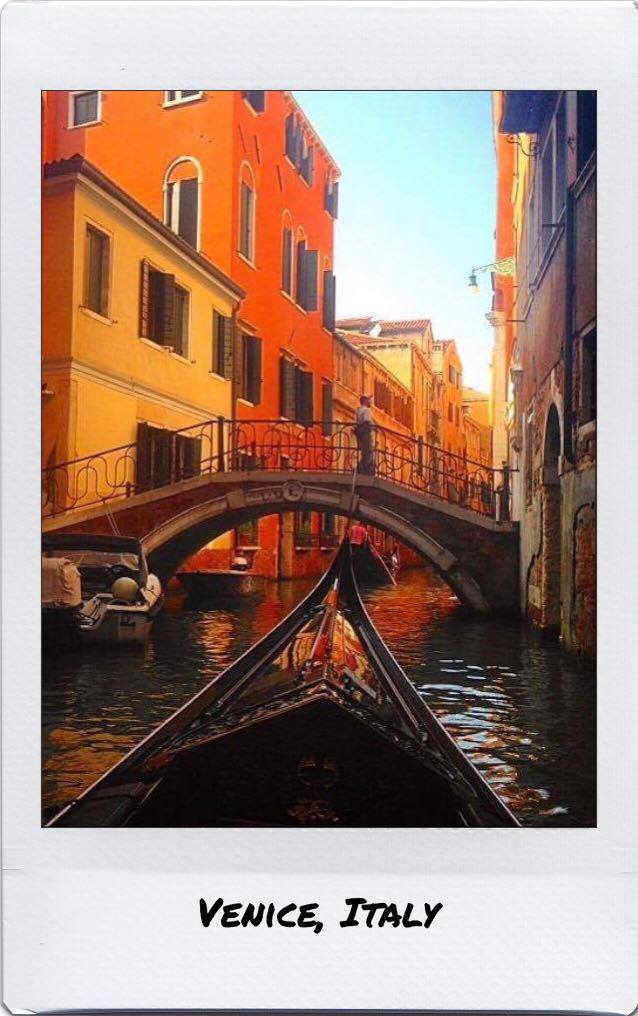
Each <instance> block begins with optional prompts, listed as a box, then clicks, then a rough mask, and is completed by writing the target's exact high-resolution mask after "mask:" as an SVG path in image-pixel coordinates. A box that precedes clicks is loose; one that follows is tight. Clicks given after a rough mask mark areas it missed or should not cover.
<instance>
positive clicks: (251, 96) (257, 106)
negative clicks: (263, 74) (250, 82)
mask: <svg viewBox="0 0 638 1016" xmlns="http://www.w3.org/2000/svg"><path fill="white" fill-rule="evenodd" d="M244 98H245V99H246V100H247V101H248V102H249V103H250V105H251V106H252V107H253V109H254V110H255V113H263V111H264V109H265V108H266V93H265V92H264V91H261V92H258V91H254V92H248V91H247V92H244Z"/></svg>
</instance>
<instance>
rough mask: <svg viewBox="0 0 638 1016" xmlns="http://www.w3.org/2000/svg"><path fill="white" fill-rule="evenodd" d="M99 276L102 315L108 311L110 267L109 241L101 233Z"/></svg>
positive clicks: (105, 314) (106, 314)
mask: <svg viewBox="0 0 638 1016" xmlns="http://www.w3.org/2000/svg"><path fill="white" fill-rule="evenodd" d="M100 253H101V259H100V260H101V264H100V268H101V277H100V314H103V315H104V317H107V316H108V313H109V275H110V268H111V241H110V239H109V238H108V236H104V235H102V237H101V241H100Z"/></svg>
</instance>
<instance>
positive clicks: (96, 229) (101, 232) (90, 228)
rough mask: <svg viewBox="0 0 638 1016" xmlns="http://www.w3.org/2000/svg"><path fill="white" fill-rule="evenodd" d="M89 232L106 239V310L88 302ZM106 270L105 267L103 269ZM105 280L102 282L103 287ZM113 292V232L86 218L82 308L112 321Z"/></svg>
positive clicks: (101, 318)
mask: <svg viewBox="0 0 638 1016" xmlns="http://www.w3.org/2000/svg"><path fill="white" fill-rule="evenodd" d="M89 233H95V234H97V235H98V236H100V237H101V239H102V240H104V241H106V256H107V263H106V307H105V309H104V312H102V310H95V308H94V307H90V306H89V303H88V296H89V273H90V262H89ZM102 271H104V269H102ZM103 285H104V283H103V281H102V282H101V283H100V286H101V287H102V286H103ZM112 292H113V234H112V233H110V232H108V230H106V229H103V228H102V227H101V226H98V225H97V223H95V222H92V221H91V220H90V219H86V220H85V229H84V276H83V292H82V305H81V306H82V310H84V311H87V312H88V313H89V314H92V315H94V316H95V317H97V318H99V319H100V320H101V321H109V322H110V321H111V300H112Z"/></svg>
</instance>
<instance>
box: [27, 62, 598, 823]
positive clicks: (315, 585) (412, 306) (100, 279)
mask: <svg viewBox="0 0 638 1016" xmlns="http://www.w3.org/2000/svg"><path fill="white" fill-rule="evenodd" d="M495 74H496V76H497V77H498V66H497V67H496V71H495ZM511 77H512V75H510V78H511ZM508 80H509V79H508ZM182 81H183V79H182ZM76 82H77V79H76V78H69V79H68V81H67V83H76ZM78 83H81V82H78ZM92 83H97V84H99V83H104V79H102V82H100V81H95V82H92ZM158 83H160V84H163V83H166V82H165V80H164V81H162V77H161V76H160V78H159V82H158ZM177 83H179V79H178V81H177ZM194 83H198V82H197V81H195V82H194ZM202 83H205V82H202ZM238 83H243V82H242V79H241V78H240V79H239V81H238ZM283 83H286V82H285V81H284V82H283ZM501 83H504V82H503V78H501ZM566 83H570V81H569V79H568V80H567V82H566ZM574 83H581V82H574ZM490 84H492V82H490ZM494 84H496V85H497V84H499V81H498V80H496V81H495V82H494ZM601 118H602V112H601ZM596 149H597V92H596V91H595V90H590V91H583V90H577V89H576V90H571V91H570V90H562V91H561V90H555V91H553V90H548V89H543V90H537V91H524V90H511V91H508V90H504V89H498V88H494V89H492V90H478V89H477V90H434V89H429V90H428V89H418V88H415V89H396V90H387V89H371V88H370V89H361V90H348V89H335V90H319V89H317V90H262V91H255V90H252V91H251V90H206V89H199V90H198V89H176V90H168V89H159V90H155V91H153V90H135V89H132V88H131V89H119V90H118V89H102V90H100V89H98V90H88V91H87V90H56V89H53V90H44V91H42V92H41V208H42V214H41V279H40V282H41V378H40V383H41V443H40V449H39V452H40V457H41V485H42V486H41V496H42V501H41V505H42V508H41V537H42V541H41V548H42V551H41V576H42V582H41V630H42V669H41V808H40V821H41V825H42V827H44V828H46V829H52V828H60V827H76V828H86V827H125V826H128V827H146V828H149V829H153V828H164V829H166V828H171V827H172V828H198V827H209V828H212V827H216V828H222V827H226V828H235V829H243V828H252V829H255V828H259V827H262V828H271V827H283V828H287V827H291V828H323V829H344V828H360V829H361V828H380V829H381V830H383V829H384V828H386V829H391V828H394V827H397V828H403V829H405V828H410V827H412V828H417V829H422V828H426V827H429V828H445V829H456V828H467V827H470V828H476V827H487V828H497V827H498V828H516V829H518V830H521V829H523V830H525V829H529V828H535V829H538V828H545V829H559V828H564V827H575V828H581V829H582V828H593V827H596V826H597V795H596V785H597V762H596V754H597V752H596V748H597V744H596V732H597V672H596V574H597V572H596V536H597V528H596V429H597V422H596V421H597V413H596V402H597V398H596V397H597V382H596V296H597V288H596V261H597V258H596V250H597V247H596V235H597V234H596V230H597V206H596ZM36 186H37V184H36ZM601 208H602V199H601ZM601 317H602V308H601ZM36 383H37V379H33V385H34V386H35V384H36ZM33 394H34V398H35V399H37V388H36V389H35V390H34V393H33ZM601 468H602V467H601ZM613 524H614V523H613V519H612V518H610V517H607V518H606V521H605V525H606V526H607V525H609V526H612V527H613ZM34 531H35V533H36V534H37V523H36V524H35V525H34ZM36 564H38V562H37V557H36ZM36 609H37V605H36ZM33 623H34V624H35V625H37V620H34V622H33ZM37 637H38V632H37V631H34V632H33V642H34V644H36V643H37ZM35 716H36V718H37V712H35ZM36 803H37V802H36ZM42 835H45V833H43V834H42ZM46 835H50V836H51V837H55V834H54V833H50V834H46ZM114 835H117V836H119V837H122V834H121V833H118V834H114ZM216 835H219V834H216ZM242 835H244V834H242ZM335 835H336V837H337V838H336V840H335V842H336V843H338V835H339V834H335ZM383 835H387V834H386V833H383ZM454 835H456V834H454ZM512 835H513V836H515V837H521V836H522V837H523V838H524V837H525V835H526V834H525V833H523V832H517V833H515V834H512ZM470 840H472V837H471V836H470ZM157 842H158V843H159V842H161V835H160V836H159V837H158V838H157Z"/></svg>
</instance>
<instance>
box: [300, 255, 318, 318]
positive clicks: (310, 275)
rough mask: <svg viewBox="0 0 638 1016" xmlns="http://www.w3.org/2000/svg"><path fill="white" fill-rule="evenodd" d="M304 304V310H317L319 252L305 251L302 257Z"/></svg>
mask: <svg viewBox="0 0 638 1016" xmlns="http://www.w3.org/2000/svg"><path fill="white" fill-rule="evenodd" d="M303 260H304V301H305V302H304V303H303V304H302V306H303V307H304V308H305V309H306V310H317V306H318V303H317V301H318V294H317V278H318V270H319V252H318V251H316V250H307V251H306V252H305V255H304V259H303Z"/></svg>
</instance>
